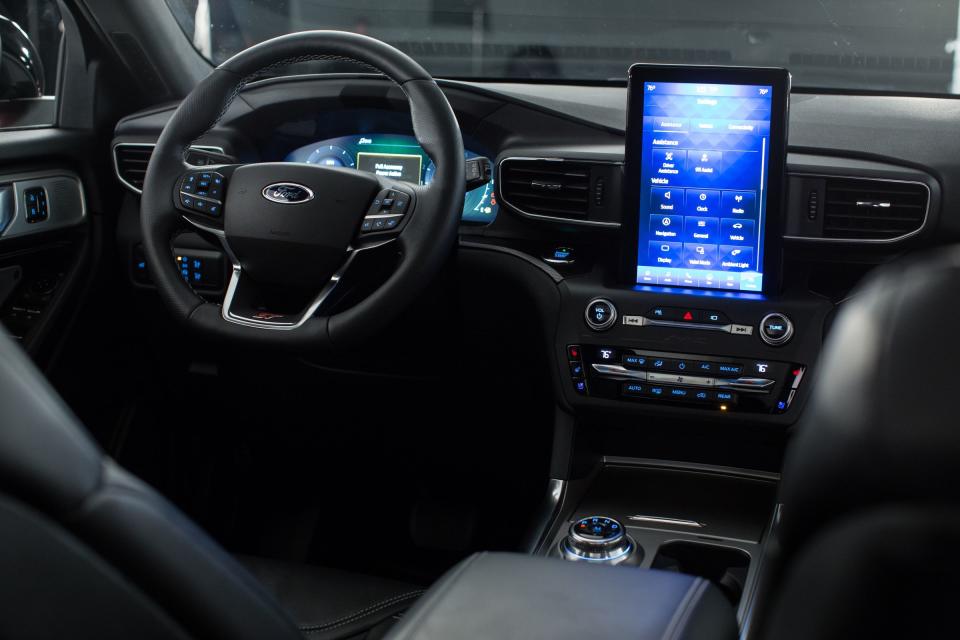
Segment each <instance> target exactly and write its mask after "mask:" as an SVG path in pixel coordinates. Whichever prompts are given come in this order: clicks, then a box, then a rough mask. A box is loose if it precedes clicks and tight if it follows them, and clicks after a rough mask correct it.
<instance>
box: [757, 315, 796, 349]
mask: <svg viewBox="0 0 960 640" xmlns="http://www.w3.org/2000/svg"><path fill="white" fill-rule="evenodd" d="M792 337H793V323H792V322H790V318H788V317H787V316H785V315H784V314H782V313H770V314H767V315H766V316H765V317H764V318H763V320H761V321H760V338H761V339H762V340H763V341H764V342H766V343H767V344H769V345H771V346H774V347H779V346H780V345H782V344H786V343H787V342H789V341H790V338H792Z"/></svg>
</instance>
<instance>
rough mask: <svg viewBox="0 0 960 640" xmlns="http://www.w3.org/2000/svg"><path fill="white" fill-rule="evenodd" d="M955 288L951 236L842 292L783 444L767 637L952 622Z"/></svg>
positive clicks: (766, 601)
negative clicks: (801, 407)
mask: <svg viewBox="0 0 960 640" xmlns="http://www.w3.org/2000/svg"><path fill="white" fill-rule="evenodd" d="M958 300H960V248H956V247H955V248H950V249H945V250H942V251H940V252H938V253H934V254H932V255H927V256H923V257H915V258H912V259H909V260H902V261H899V262H897V263H894V264H892V265H889V266H887V267H884V268H882V269H880V270H878V271H877V272H876V273H875V274H874V275H872V276H871V277H870V278H869V281H868V282H866V283H865V284H864V286H863V287H861V288H860V289H859V290H858V291H857V292H856V294H855V295H854V296H853V298H852V300H851V301H850V302H848V303H847V304H845V305H844V308H843V309H842V311H841V313H840V315H839V316H838V320H837V322H836V324H835V326H834V328H833V330H832V331H831V333H830V335H829V337H828V340H827V343H826V345H825V349H824V353H823V356H822V358H821V362H820V363H819V365H818V366H817V367H816V369H815V370H813V374H814V376H815V382H816V385H815V388H814V391H813V395H812V398H811V401H810V404H809V405H808V406H807V408H806V411H805V412H804V416H803V419H802V420H801V421H800V423H799V424H798V426H797V429H796V435H795V437H794V439H793V441H792V442H791V443H790V445H789V447H788V452H787V460H786V463H785V465H784V470H783V481H782V486H781V502H782V505H783V506H782V516H781V521H780V524H779V526H778V528H777V531H776V535H775V540H774V544H773V545H772V546H771V549H770V552H769V554H768V557H767V558H766V561H765V563H764V567H765V572H764V576H763V579H762V582H763V585H764V586H763V594H765V597H764V598H763V600H762V601H761V606H760V607H759V612H760V613H759V614H758V619H757V623H756V625H755V629H757V630H760V634H759V636H760V637H763V638H771V639H777V640H790V639H793V638H796V639H800V638H818V639H819V640H831V639H837V640H839V639H841V638H844V639H846V638H912V639H916V638H941V637H945V636H953V635H956V631H955V630H954V631H950V629H955V627H956V619H955V618H956V614H955V611H954V609H955V604H954V603H955V602H957V601H958V599H960V580H958V577H960V553H958V550H960V415H958V409H960V404H958V402H957V401H958V398H960V384H958V383H960V368H958V365H960V339H958V334H957V329H956V327H957V318H958V313H960V305H958V302H957V301H958ZM757 635H758V634H756V633H755V634H753V635H752V637H757Z"/></svg>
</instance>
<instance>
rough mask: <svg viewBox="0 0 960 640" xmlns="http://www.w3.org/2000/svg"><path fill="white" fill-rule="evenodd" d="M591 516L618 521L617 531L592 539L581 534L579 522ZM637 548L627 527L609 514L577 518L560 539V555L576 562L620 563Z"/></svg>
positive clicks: (613, 521) (612, 521)
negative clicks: (578, 531)
mask: <svg viewBox="0 0 960 640" xmlns="http://www.w3.org/2000/svg"><path fill="white" fill-rule="evenodd" d="M590 518H597V519H600V518H603V519H604V520H609V521H610V522H611V523H616V525H617V529H618V531H617V533H615V534H613V535H612V536H609V537H607V538H597V539H590V538H587V537H584V536H581V535H580V534H579V533H577V531H576V526H577V524H578V523H580V522H583V521H584V520H588V519H590ZM636 548H637V544H636V542H634V540H633V538H631V537H630V536H629V535H627V532H626V527H624V526H623V523H622V522H620V521H619V520H617V519H616V518H611V517H609V516H586V517H583V518H577V519H576V520H575V521H573V522H571V523H570V526H569V527H568V528H567V535H566V536H565V537H564V538H563V539H562V540H561V541H560V555H561V557H562V558H564V559H565V560H571V561H574V562H578V561H579V562H583V561H586V562H598V563H604V564H620V563H621V562H624V561H625V560H627V558H629V557H630V555H631V554H632V553H633V551H634V549H636Z"/></svg>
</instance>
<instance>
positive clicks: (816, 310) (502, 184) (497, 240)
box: [112, 75, 960, 431]
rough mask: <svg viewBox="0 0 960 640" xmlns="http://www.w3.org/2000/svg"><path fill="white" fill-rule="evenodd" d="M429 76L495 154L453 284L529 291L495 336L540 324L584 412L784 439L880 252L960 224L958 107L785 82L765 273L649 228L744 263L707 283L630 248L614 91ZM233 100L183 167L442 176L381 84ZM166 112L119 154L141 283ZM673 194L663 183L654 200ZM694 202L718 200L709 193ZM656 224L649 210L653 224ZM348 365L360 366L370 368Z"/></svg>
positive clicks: (130, 261)
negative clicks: (152, 167)
mask: <svg viewBox="0 0 960 640" xmlns="http://www.w3.org/2000/svg"><path fill="white" fill-rule="evenodd" d="M440 85H441V88H442V89H443V91H444V92H445V94H446V95H447V98H448V100H449V101H450V103H451V106H452V107H453V109H454V112H455V113H456V115H457V118H458V121H459V123H460V126H461V131H462V135H463V139H464V148H465V155H466V158H468V159H469V158H474V157H480V156H483V157H487V158H489V159H490V160H491V161H492V163H493V166H494V173H493V178H492V179H491V180H490V181H489V182H488V183H486V184H485V185H483V186H482V187H480V188H477V189H475V190H472V191H469V192H468V193H467V194H466V195H465V199H464V206H463V210H462V212H461V228H460V246H459V251H458V267H459V268H460V269H462V270H463V271H464V272H465V273H467V274H472V275H469V276H467V279H466V280H465V281H464V282H465V283H466V284H464V286H466V287H470V286H471V285H470V282H471V280H470V278H471V277H472V278H475V279H476V281H480V280H485V279H488V278H493V277H498V278H502V279H503V280H504V281H508V282H510V283H511V284H512V286H515V287H517V288H518V289H519V290H520V291H521V299H522V300H524V304H525V305H526V306H525V307H524V308H508V309H502V310H501V312H500V313H495V314H494V315H495V316H496V317H497V318H499V321H500V322H503V323H504V324H505V325H507V326H509V324H510V323H511V322H513V320H512V316H513V315H514V314H523V315H524V318H525V320H526V319H529V318H533V322H535V323H537V324H538V326H539V327H540V331H539V333H540V334H541V335H542V336H543V337H544V340H543V344H542V345H539V346H537V347H534V346H529V349H539V350H540V351H541V352H542V354H543V355H544V356H545V358H546V361H547V362H548V363H549V371H545V372H544V375H548V376H549V379H550V381H551V384H552V386H553V390H554V395H555V397H556V400H557V402H558V403H559V404H560V406H561V407H563V408H565V409H566V410H568V411H570V412H571V413H574V414H576V415H581V416H592V415H600V416H604V419H605V420H614V421H616V420H622V419H630V418H633V417H640V416H647V417H653V418H658V419H663V420H675V421H678V422H683V423H691V422H696V423H701V424H718V425H721V426H722V425H724V424H727V425H731V426H733V425H743V424H751V425H757V426H761V427H765V428H772V429H778V430H780V431H783V430H784V429H786V428H787V427H789V426H790V425H792V424H793V423H795V422H796V420H797V419H798V417H799V416H800V414H801V412H802V409H803V406H804V404H805V402H806V399H807V397H808V396H809V393H810V389H811V387H812V385H813V383H814V381H815V380H816V367H817V360H818V356H819V353H820V349H821V347H822V344H823V341H824V338H825V336H826V335H827V334H828V332H829V329H830V325H831V322H832V318H833V317H834V315H835V314H836V312H837V311H838V309H839V308H841V307H842V305H843V304H844V303H845V302H846V301H847V300H848V299H849V296H850V295H851V292H853V291H855V285H856V283H857V282H859V281H860V280H861V279H862V278H863V277H865V276H866V275H867V274H868V272H869V271H870V270H871V269H872V268H874V267H875V266H877V265H879V264H883V263H886V262H889V261H892V260H894V259H896V258H898V257H900V256H902V255H904V254H906V253H909V252H912V251H915V250H919V249H924V248H928V247H930V246H934V245H938V244H941V243H944V242H948V241H949V239H950V238H955V237H956V236H957V234H958V232H960V219H953V218H951V217H947V216H945V215H943V212H946V211H949V210H951V208H950V206H949V205H950V202H948V201H947V200H946V197H947V192H946V190H944V189H943V188H942V186H941V185H942V183H943V182H945V180H946V178H948V177H950V176H953V178H955V179H957V180H960V175H953V174H960V169H958V168H957V167H956V166H954V163H953V161H952V159H951V158H952V157H953V154H952V153H951V152H950V150H951V148H952V147H951V144H950V141H949V140H947V138H946V137H945V136H943V135H942V131H941V130H940V128H939V127H938V126H937V122H944V121H947V120H948V119H951V118H956V117H960V113H958V111H960V109H958V107H957V103H956V102H955V101H952V100H949V99H935V98H919V97H912V98H905V97H894V96H867V95H830V94H822V95H821V94H814V93H804V92H796V91H795V92H794V93H793V95H792V96H791V108H790V113H789V119H788V120H785V121H784V123H783V124H784V134H785V136H786V133H787V131H786V130H787V129H788V130H789V136H788V137H787V138H786V148H785V149H784V151H783V153H784V156H785V168H784V169H783V171H782V176H781V178H782V185H781V187H782V188H781V191H782V194H781V196H782V197H781V198H780V199H778V200H777V201H776V202H773V204H771V205H770V212H769V218H768V220H769V225H768V230H767V233H768V234H769V235H768V236H767V238H768V242H767V244H766V253H767V255H766V258H765V259H766V263H765V264H766V265H767V266H768V268H767V269H766V270H765V273H764V274H763V279H762V280H761V279H759V278H758V277H757V272H759V271H760V269H759V267H760V264H759V263H758V261H759V260H760V256H759V255H753V254H752V253H749V254H748V253H746V252H743V249H744V247H742V246H725V247H724V246H723V245H724V244H727V245H729V244H730V243H722V242H721V243H719V244H718V245H712V244H711V245H703V244H702V243H701V244H699V245H698V244H692V245H689V249H687V248H684V247H682V246H681V245H680V243H677V245H678V246H677V249H676V251H682V252H684V253H675V254H674V246H673V244H671V243H668V242H661V240H662V239H663V238H660V237H652V236H651V237H650V238H646V237H644V236H641V237H640V241H641V242H643V241H646V242H647V243H648V244H649V251H651V252H653V254H656V253H657V252H661V248H662V247H666V249H663V251H662V252H663V253H664V254H665V255H667V254H669V255H676V256H686V255H687V254H686V253H685V252H686V251H688V250H689V251H693V252H694V253H696V252H697V251H698V247H699V248H700V250H701V251H700V253H699V255H694V254H691V255H693V258H692V259H693V260H695V261H696V260H700V263H699V264H701V265H707V266H709V265H711V264H713V263H711V262H709V260H708V259H707V258H705V257H704V253H703V251H702V249H703V248H704V247H706V249H707V251H708V252H709V251H713V255H714V256H715V257H714V258H713V259H714V260H716V261H717V264H718V265H719V264H721V263H723V264H733V265H739V267H740V268H733V269H732V270H724V269H720V267H718V270H717V272H716V273H717V274H719V277H718V278H717V279H716V281H715V280H713V279H711V280H709V281H707V280H704V278H705V277H706V276H705V275H704V274H703V273H700V272H697V273H691V272H689V271H686V270H685V269H683V268H682V267H683V266H684V265H681V266H680V268H677V269H669V268H657V267H655V266H654V267H651V266H650V265H651V264H652V265H655V264H656V263H655V262H654V263H650V262H647V263H646V264H644V263H642V261H641V263H639V264H638V262H637V260H636V257H637V242H638V240H637V234H638V230H637V223H636V221H635V220H634V219H633V218H634V217H635V214H634V213H633V211H634V205H632V204H630V202H628V201H629V200H630V198H631V195H630V194H631V189H630V185H629V184H628V183H629V180H628V177H629V171H625V163H626V165H627V167H628V168H629V162H630V158H629V155H630V144H629V135H630V134H629V131H628V92H627V89H626V88H625V87H623V86H618V85H610V86H597V87H588V86H569V85H568V86H561V85H540V84H524V85H520V84H509V83H500V84H496V83H479V82H477V83H474V82H460V81H440ZM241 97H242V99H241V100H237V101H236V102H235V104H233V105H232V106H231V107H230V109H229V110H228V111H227V113H226V114H225V117H224V118H223V120H222V121H221V122H220V124H219V125H218V126H217V127H216V128H214V129H213V130H211V131H210V132H209V133H208V134H206V135H205V136H204V137H203V138H201V139H200V140H198V141H197V142H196V147H195V148H194V154H195V157H194V158H193V159H192V160H191V162H193V163H194V164H199V165H201V166H202V165H203V164H204V163H205V162H207V161H210V162H213V160H209V159H206V158H205V156H204V154H205V153H207V152H209V150H214V151H215V152H216V153H218V154H219V153H222V154H224V155H226V156H229V157H230V158H231V159H232V160H233V161H236V162H259V161H285V162H297V163H311V164H320V165H325V166H337V167H347V168H353V169H356V170H359V171H372V172H375V173H380V174H381V175H384V176H388V177H392V178H395V179H400V180H403V181H407V182H409V183H411V184H420V185H422V184H426V183H429V182H430V180H431V178H432V162H431V160H430V158H429V157H428V156H427V154H426V153H425V152H424V151H423V149H422V148H421V147H420V146H419V145H418V144H417V142H416V139H415V138H414V137H412V133H413V129H412V125H411V122H410V116H409V111H408V110H407V105H406V101H405V97H404V96H403V94H402V92H401V91H400V90H399V89H398V88H397V87H395V86H393V85H392V84H391V83H389V82H387V81H385V80H383V79H381V78H379V77H376V76H369V75H355V76H354V75H350V76H347V75H332V76H300V77H288V78H272V79H266V80H261V81H258V82H253V83H251V84H250V85H248V86H247V88H246V89H245V90H244V91H243V92H242V93H241ZM171 113H172V107H164V108H159V109H155V110H152V111H147V112H142V113H137V114H133V115H131V116H129V117H127V118H125V119H124V120H122V121H121V122H120V123H119V124H118V126H117V128H116V131H115V138H114V141H113V145H112V150H113V155H114V163H115V169H116V172H117V177H118V179H119V180H120V182H122V183H123V184H124V185H126V187H127V188H128V190H129V191H130V192H131V193H130V194H129V197H128V198H127V200H126V203H125V207H124V211H123V212H122V214H121V224H120V225H119V235H120V240H121V246H123V247H124V251H125V253H124V261H125V262H124V265H123V268H124V269H125V270H126V272H127V274H128V276H129V279H130V281H131V282H132V283H133V284H134V286H136V287H138V288H140V289H143V290H150V289H151V285H150V280H149V274H148V273H147V265H146V264H145V263H144V260H143V255H142V251H140V249H139V248H138V247H139V242H140V240H139V237H138V233H139V230H138V227H137V224H136V210H137V192H138V190H139V188H140V186H142V179H143V169H144V166H145V165H144V163H143V160H144V159H145V158H149V153H150V150H151V148H152V146H151V145H152V144H153V142H155V140H156V138H157V136H158V135H159V133H160V130H161V129H162V127H163V125H164V123H165V122H166V120H167V119H168V118H169V117H170V115H171ZM205 150H206V151H205ZM689 153H691V154H692V153H693V152H692V151H691V152H689ZM731 157H732V155H731ZM691 158H692V156H691ZM663 159H664V162H667V163H668V164H669V162H671V161H672V160H666V156H665V155H664V156H663ZM696 160H697V161H702V163H701V165H702V166H707V164H709V161H710V160H711V159H710V158H709V157H707V154H705V153H698V157H697V158H696ZM691 161H692V160H691ZM663 166H667V165H663ZM544 185H546V187H544ZM687 191H688V193H687V195H686V197H687V199H688V201H689V199H690V198H691V197H692V196H691V193H692V191H691V190H690V189H687ZM720 191H721V189H719V188H718V189H717V195H716V198H717V200H716V203H717V206H718V207H720V206H723V205H725V204H727V202H728V201H727V199H726V198H727V197H728V196H729V198H731V200H729V202H730V203H732V204H731V205H730V206H731V207H733V208H732V209H730V210H731V211H733V212H734V213H736V212H738V211H740V212H742V211H743V209H742V208H741V205H740V202H741V201H740V200H738V201H736V202H734V201H733V200H732V198H735V197H736V195H737V194H743V193H747V192H744V191H742V190H740V191H737V190H736V189H731V190H723V194H724V195H722V196H721V195H720ZM677 194H680V192H679V191H676V192H675V193H673V194H672V193H671V191H670V189H661V190H659V191H658V192H657V193H656V194H655V195H656V197H657V198H659V199H660V202H661V205H663V203H668V202H669V201H668V200H664V198H666V197H670V198H674V197H679V196H678V195H677ZM644 197H647V196H644ZM706 197H709V198H711V199H712V198H714V195H713V193H712V191H711V192H710V193H709V194H707V196H706ZM741 197H742V195H741ZM951 197H954V196H951ZM721 198H723V199H722V200H721ZM711 202H712V200H711ZM701 204H702V203H698V204H694V205H692V206H700V205H701ZM700 211H702V210H700ZM734 217H735V216H734ZM727 218H730V216H724V215H721V214H716V225H715V226H716V229H713V227H707V228H708V229H711V230H710V231H708V232H707V233H708V234H709V233H713V234H718V233H721V232H722V233H726V234H727V235H728V236H730V237H732V238H734V239H736V238H738V237H739V236H737V234H740V233H743V228H744V225H743V223H742V222H738V221H737V220H734V219H732V218H731V219H729V220H728V219H727ZM666 220H668V218H664V217H660V218H659V221H654V222H655V223H656V225H660V227H662V228H664V229H665V228H666V227H664V225H666V224H668V222H665V221H666ZM693 220H694V223H696V220H706V219H705V218H703V217H700V218H694V219H693ZM682 222H683V221H682V220H677V221H676V223H682ZM669 223H675V221H674V220H669ZM651 224H653V222H650V221H649V220H647V226H646V227H645V229H644V233H651V231H650V230H651V229H652V227H651V226H649V225H651ZM688 224H690V222H688ZM704 224H707V225H712V224H714V223H713V222H710V220H707V221H706V222H705V223H704ZM752 224H753V223H752V222H751V223H750V225H752ZM733 225H738V226H733ZM747 229H748V230H749V231H750V232H751V233H753V227H752V226H747ZM771 230H772V231H771ZM701 231H702V230H701ZM669 233H670V232H668V235H669ZM685 233H688V232H685ZM691 233H696V232H695V231H694V232H691ZM730 234H733V235H730ZM696 238H697V236H690V237H689V238H687V239H688V240H691V241H694V242H695V241H696ZM671 242H672V239H671ZM643 247H644V248H645V249H644V250H646V247H647V245H643ZM710 247H713V249H711V248H710ZM175 250H176V253H177V255H178V256H180V257H182V258H183V260H184V262H185V263H187V264H189V265H201V264H202V265H203V272H202V273H201V274H200V275H197V274H196V273H195V272H194V270H193V267H190V268H187V269H185V273H184V277H185V278H186V279H188V280H189V281H190V283H191V285H192V286H194V288H195V289H196V290H197V291H198V292H199V293H201V294H203V295H205V296H208V297H210V298H212V299H216V298H217V297H218V296H220V297H222V295H223V288H224V283H225V275H226V273H227V271H226V270H227V269H228V266H229V265H228V264H227V261H226V260H225V258H224V256H222V255H220V254H219V251H218V247H217V245H216V244H215V243H211V242H210V241H209V239H208V238H204V237H202V234H195V233H192V234H185V235H184V236H181V239H180V240H178V246H177V247H175ZM718 251H720V252H721V253H717V252H718ZM722 251H726V254H723V253H722ZM751 251H752V250H751ZM731 252H733V253H731ZM757 253H758V254H759V251H758V252H757ZM653 254H650V255H653ZM707 255H708V256H709V255H710V254H709V253H708V254H707ZM724 256H726V257H724ZM745 256H748V257H745ZM654 259H656V256H654ZM668 259H672V258H668ZM704 260H707V262H704ZM724 261H725V262H724ZM667 264H668V265H669V263H667ZM691 264H696V263H691ZM197 268H198V269H199V266H198V267H197ZM740 271H746V272H749V273H747V274H741V273H739V272H740ZM731 274H733V275H731ZM734 275H735V276H736V278H735V280H736V283H735V284H731V285H729V286H727V285H726V284H725V283H727V282H731V283H733V282H734ZM748 276H749V277H748ZM713 277H714V276H712V275H711V276H710V278H713ZM464 295H467V296H469V295H470V290H469V289H468V290H467V292H466V293H465V294H464ZM475 302H476V301H475ZM480 303H481V304H487V305H496V304H497V301H496V300H490V301H481V302H480ZM420 350H421V351H420V352H425V351H428V350H427V349H426V346H425V345H420ZM428 360H429V358H428ZM433 364H437V362H432V364H431V366H432V365H433ZM353 365H354V366H355V367H356V368H358V369H364V367H367V366H370V365H369V364H368V363H364V362H362V361H361V359H358V360H357V361H356V362H354V363H353ZM441 366H442V365H441Z"/></svg>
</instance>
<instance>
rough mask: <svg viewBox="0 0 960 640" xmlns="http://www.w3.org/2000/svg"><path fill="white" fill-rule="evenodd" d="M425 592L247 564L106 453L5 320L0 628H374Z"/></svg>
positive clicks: (79, 634)
mask: <svg viewBox="0 0 960 640" xmlns="http://www.w3.org/2000/svg"><path fill="white" fill-rule="evenodd" d="M244 564H245V565H246V566H244ZM420 592H421V591H420V589H418V588H416V587H413V586H410V585H406V584H403V583H401V582H395V581H391V580H382V579H377V578H372V577H366V576H360V575H353V574H349V573H345V572H340V571H333V570H328V569H322V568H319V567H312V566H304V565H297V564H286V563H279V562H274V561H270V560H264V559H254V558H246V559H241V560H239V561H238V559H235V558H234V557H232V556H231V555H229V554H228V553H227V552H226V551H224V550H223V549H222V548H220V547H219V546H218V545H217V544H216V543H215V542H214V541H213V540H211V539H210V538H209V537H208V536H207V535H206V534H205V533H204V532H203V531H201V530H200V529H199V528H198V527H197V526H196V525H195V524H193V523H192V522H191V521H190V520H189V519H188V518H187V517H186V516H185V515H183V514H182V513H181V512H180V511H179V510H178V509H177V508H176V507H175V506H173V505H172V504H171V503H169V502H168V501H167V500H165V499H164V498H163V497H161V496H160V495H159V494H158V493H157V492H155V491H154V490H153V489H151V488H150V487H149V486H147V485H146V484H144V483H143V482H141V481H140V480H138V479H137V478H135V477H134V476H132V475H131V474H129V473H128V472H126V471H124V470H123V469H122V468H120V467H119V466H118V465H117V464H116V463H115V462H113V461H112V460H111V459H109V458H108V457H106V456H105V455H104V453H103V452H102V451H101V450H100V449H99V448H98V447H97V445H96V444H95V443H94V442H93V440H92V439H91V438H90V437H89V436H88V435H87V433H86V432H85V430H84V429H83V427H82V426H81V425H80V423H79V422H78V421H77V418H76V417H75V416H74V415H73V414H72V413H71V412H70V410H69V409H68V408H67V407H66V405H65V404H64V403H63V401H62V400H61V399H60V397H59V396H58V395H57V394H56V392H55V391H54V390H53V388H52V387H51V386H50V385H49V384H48V383H47V381H46V380H45V379H44V377H43V375H42V374H41V373H40V372H39V371H38V370H37V368H36V367H35V366H34V365H33V364H32V362H30V360H29V359H28V358H27V356H26V355H25V354H24V353H23V351H22V350H21V349H20V347H19V346H18V345H16V344H14V343H13V341H12V340H11V339H10V338H8V337H7V336H6V335H4V333H3V331H2V330H0V637H3V638H8V639H16V638H97V639H99V640H111V639H114V638H117V639H120V638H123V639H127V638H142V639H153V638H158V639H160V638H163V639H167V638H223V639H227V638H229V639H231V640H235V639H238V638H241V639H246V638H249V639H251V640H252V639H258V640H262V639H268V638H269V639H273V638H280V639H284V638H291V639H292V638H297V639H302V638H304V637H309V638H313V639H317V638H320V639H332V638H375V637H380V636H381V635H382V634H383V633H384V632H385V630H386V628H388V627H389V626H390V625H391V624H392V623H393V622H394V620H395V618H396V616H397V615H398V614H399V613H401V612H402V611H403V610H405V609H406V608H407V607H409V606H410V604H411V603H412V602H413V601H414V600H415V599H416V598H417V597H418V596H419V594H420Z"/></svg>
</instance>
